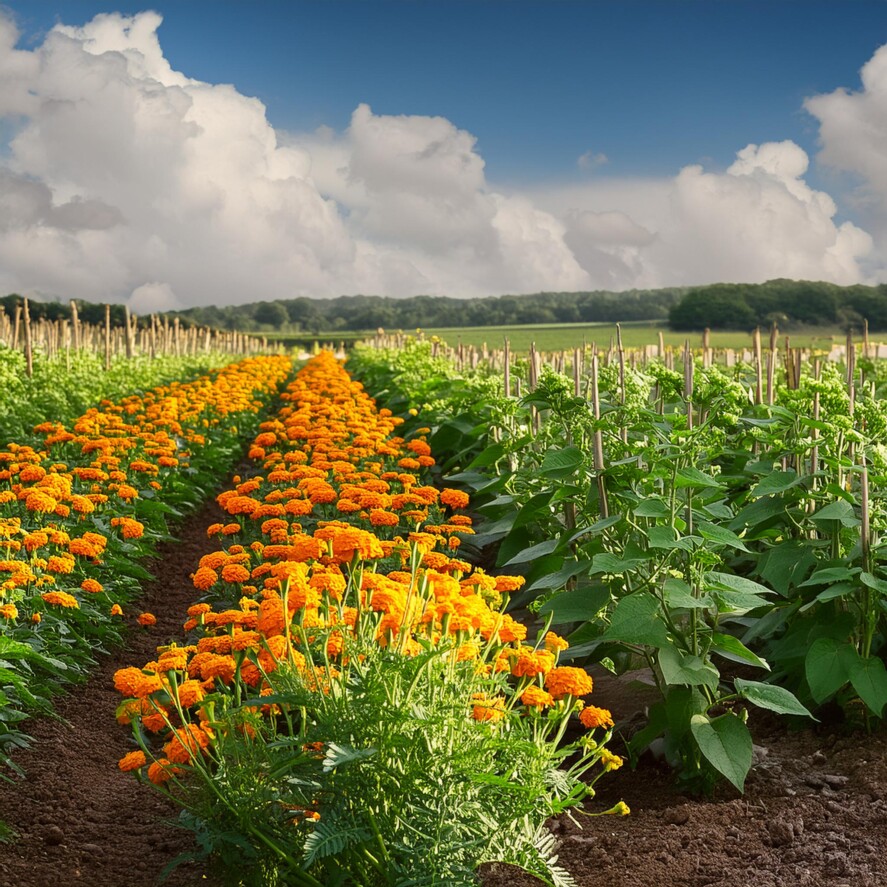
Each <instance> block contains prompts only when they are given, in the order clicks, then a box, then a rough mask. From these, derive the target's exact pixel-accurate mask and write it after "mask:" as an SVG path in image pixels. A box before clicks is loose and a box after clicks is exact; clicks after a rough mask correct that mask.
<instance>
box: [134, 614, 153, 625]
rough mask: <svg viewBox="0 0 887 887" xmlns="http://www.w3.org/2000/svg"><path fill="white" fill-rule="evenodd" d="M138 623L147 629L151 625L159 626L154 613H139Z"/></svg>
mask: <svg viewBox="0 0 887 887" xmlns="http://www.w3.org/2000/svg"><path fill="white" fill-rule="evenodd" d="M138 623H139V625H143V626H145V627H146V628H147V627H148V626H150V625H156V624H157V617H156V616H155V615H154V614H153V613H139V617H138Z"/></svg>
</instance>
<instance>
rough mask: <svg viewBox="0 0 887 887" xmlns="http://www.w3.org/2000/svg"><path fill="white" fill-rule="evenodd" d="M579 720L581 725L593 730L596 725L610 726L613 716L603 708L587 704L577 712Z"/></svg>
mask: <svg viewBox="0 0 887 887" xmlns="http://www.w3.org/2000/svg"><path fill="white" fill-rule="evenodd" d="M579 720H580V721H581V722H582V726H583V727H585V728H586V729H588V730H594V729H595V728H596V727H612V726H613V716H612V715H611V714H610V712H609V711H607V709H605V708H597V707H596V706H594V705H587V706H586V707H585V708H583V709H582V711H581V712H579Z"/></svg>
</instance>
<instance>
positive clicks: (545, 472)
mask: <svg viewBox="0 0 887 887" xmlns="http://www.w3.org/2000/svg"><path fill="white" fill-rule="evenodd" d="M583 458H584V457H583V455H582V450H580V449H579V447H574V446H569V447H564V448H563V449H558V450H549V451H548V452H547V453H546V454H545V458H544V459H543V460H542V464H541V465H540V466H539V473H540V474H541V475H542V476H543V477H547V478H550V479H551V480H562V479H563V478H565V477H569V476H570V475H571V474H573V472H574V471H575V470H576V469H577V468H578V467H579V466H580V465H581V464H582V462H583Z"/></svg>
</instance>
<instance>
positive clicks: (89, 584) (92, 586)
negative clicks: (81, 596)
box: [80, 579, 105, 594]
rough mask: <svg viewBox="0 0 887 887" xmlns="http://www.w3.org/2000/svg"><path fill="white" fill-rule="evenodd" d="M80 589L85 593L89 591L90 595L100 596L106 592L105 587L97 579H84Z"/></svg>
mask: <svg viewBox="0 0 887 887" xmlns="http://www.w3.org/2000/svg"><path fill="white" fill-rule="evenodd" d="M80 587H81V588H82V589H83V590H84V591H88V592H89V593H90V594H99V593H100V592H102V591H104V590H105V587H104V586H103V585H102V583H101V582H97V581H96V580H95V579H84V580H83V581H82V582H81V583H80Z"/></svg>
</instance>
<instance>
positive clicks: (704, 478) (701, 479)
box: [674, 468, 723, 489]
mask: <svg viewBox="0 0 887 887" xmlns="http://www.w3.org/2000/svg"><path fill="white" fill-rule="evenodd" d="M674 485H675V486H676V487H699V488H701V489H704V488H706V487H708V488H714V489H722V488H723V484H722V483H721V482H720V481H719V480H718V479H717V478H715V477H712V476H711V475H710V474H705V473H704V472H702V471H700V470H699V469H698V468H679V469H678V470H677V471H676V472H675V481H674Z"/></svg>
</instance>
